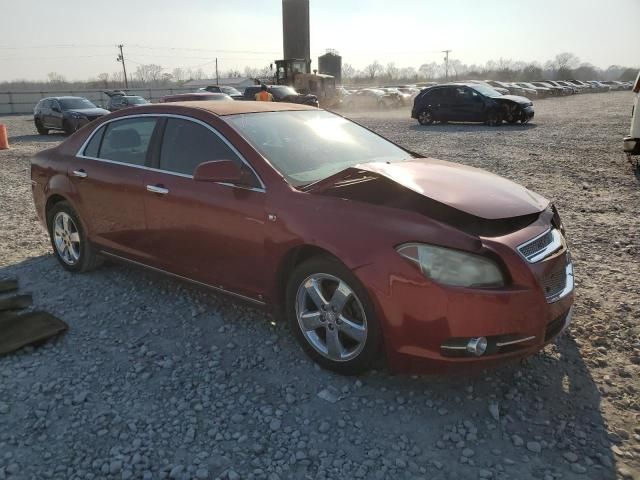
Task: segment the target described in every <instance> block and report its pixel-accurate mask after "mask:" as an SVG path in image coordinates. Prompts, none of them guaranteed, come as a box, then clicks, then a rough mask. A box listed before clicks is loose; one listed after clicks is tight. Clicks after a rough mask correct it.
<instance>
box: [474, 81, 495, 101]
mask: <svg viewBox="0 0 640 480" xmlns="http://www.w3.org/2000/svg"><path fill="white" fill-rule="evenodd" d="M470 87H471V88H473V89H474V90H475V91H476V92H480V93H481V94H482V95H484V96H485V97H490V98H495V97H501V96H502V94H501V93H500V92H497V91H495V90H494V89H493V88H491V87H490V86H489V85H485V84H483V83H474V84H473V85H470Z"/></svg>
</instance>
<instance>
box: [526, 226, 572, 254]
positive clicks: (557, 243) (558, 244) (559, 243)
mask: <svg viewBox="0 0 640 480" xmlns="http://www.w3.org/2000/svg"><path fill="white" fill-rule="evenodd" d="M549 231H551V236H552V237H553V238H552V239H551V243H549V245H547V246H546V247H544V248H543V249H542V250H540V251H539V252H538V253H536V254H535V255H534V256H533V257H526V256H525V255H524V254H523V253H522V251H521V250H520V249H521V248H524V247H526V246H527V245H529V244H531V243H533V242H535V241H536V240H538V239H540V238H542V237H544V236H545V235H547V234H548V233H549ZM564 246H565V244H564V239H563V238H562V234H561V233H560V231H559V230H558V229H557V228H548V229H547V230H545V231H544V232H543V233H541V234H540V235H538V236H536V237H533V238H532V239H530V240H527V241H526V242H524V243H522V244H520V245H518V246H517V247H516V250H518V253H519V254H520V256H521V257H522V258H524V259H525V260H526V261H527V262H529V263H538V262H539V261H541V260H544V259H545V258H547V257H548V256H549V255H551V254H552V253H555V252H556V251H558V250H560V249H561V248H563V247H564Z"/></svg>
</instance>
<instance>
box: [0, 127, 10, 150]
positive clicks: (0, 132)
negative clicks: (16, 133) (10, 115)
mask: <svg viewBox="0 0 640 480" xmlns="http://www.w3.org/2000/svg"><path fill="white" fill-rule="evenodd" d="M7 148H9V137H8V136H7V126H6V125H3V124H2V123H0V150H6V149H7Z"/></svg>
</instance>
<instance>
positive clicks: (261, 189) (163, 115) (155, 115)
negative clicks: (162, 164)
mask: <svg viewBox="0 0 640 480" xmlns="http://www.w3.org/2000/svg"><path fill="white" fill-rule="evenodd" d="M144 117H151V118H178V119H182V120H187V121H189V122H193V123H197V124H199V125H202V126H203V127H205V128H206V129H208V130H209V131H211V132H212V133H214V134H215V135H217V136H218V138H220V139H221V140H222V141H223V142H224V143H225V144H226V145H227V147H229V148H230V149H231V151H232V152H233V153H235V154H236V155H237V156H238V158H239V159H240V160H241V161H242V163H243V164H245V165H246V166H247V167H248V168H249V170H251V172H253V174H254V175H255V177H256V178H257V179H258V182H260V187H247V186H246V185H236V184H234V183H228V182H213V183H215V184H217V185H224V186H226V187H232V188H240V189H242V190H250V191H252V192H260V193H265V192H266V191H267V189H266V187H265V184H264V182H263V181H262V178H260V175H258V172H256V171H255V169H254V168H253V166H252V165H251V164H250V163H249V162H248V161H247V159H246V158H244V155H242V154H241V153H240V152H239V151H238V149H237V148H236V147H234V146H233V144H232V143H231V142H229V140H227V139H226V138H225V137H224V135H222V134H221V133H220V132H218V131H217V130H216V129H215V128H213V127H212V126H211V125H208V124H207V123H205V122H203V121H202V120H199V119H197V118H192V117H187V116H185V115H177V114H173V113H140V114H137V115H126V116H122V117H117V118H111V119H109V120H107V121H106V122H103V123H102V124H100V127H98V128H96V129H95V130H94V131H93V132H91V135H89V136H88V137H87V139H86V140H85V141H84V142H83V143H82V145H81V146H80V148H79V149H78V151H77V152H76V155H75V156H76V158H84V159H86V160H94V161H98V162H106V163H113V164H116V165H123V166H126V167H134V168H140V169H142V170H149V171H152V172H159V173H166V174H168V175H174V176H177V177H184V178H193V175H188V174H185V173H178V172H171V171H169V170H162V169H159V168H152V167H147V166H146V165H136V164H134V163H126V162H120V161H118V160H109V159H106V158H96V157H90V156H87V155H84V151H85V149H86V148H87V145H89V142H91V139H92V138H93V136H94V135H95V134H96V132H97V131H99V130H100V129H101V128H103V127H104V126H105V125H107V124H109V123H112V122H117V121H119V120H129V119H132V118H144ZM234 130H235V129H234Z"/></svg>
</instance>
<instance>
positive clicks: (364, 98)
mask: <svg viewBox="0 0 640 480" xmlns="http://www.w3.org/2000/svg"><path fill="white" fill-rule="evenodd" d="M463 83H465V84H477V85H484V86H487V87H490V88H492V89H493V90H495V91H496V92H498V93H499V94H502V95H517V96H521V97H527V98H530V99H540V98H548V97H558V96H563V95H573V94H576V93H587V92H588V93H595V92H608V91H617V90H630V89H631V82H622V81H616V80H608V81H598V80H591V81H587V82H584V81H581V80H536V81H532V82H504V81H498V80H465V81H464V82H463ZM437 85H438V83H436V82H425V83H420V84H415V85H387V86H384V87H366V88H359V89H353V88H347V87H344V86H343V87H338V88H337V92H338V93H339V95H340V96H341V104H342V106H344V107H345V108H347V109H363V108H377V109H388V108H399V107H403V106H407V105H411V104H412V102H413V101H414V100H415V98H416V97H417V96H418V95H419V94H420V92H421V91H422V90H424V89H425V88H430V87H434V86H437Z"/></svg>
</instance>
